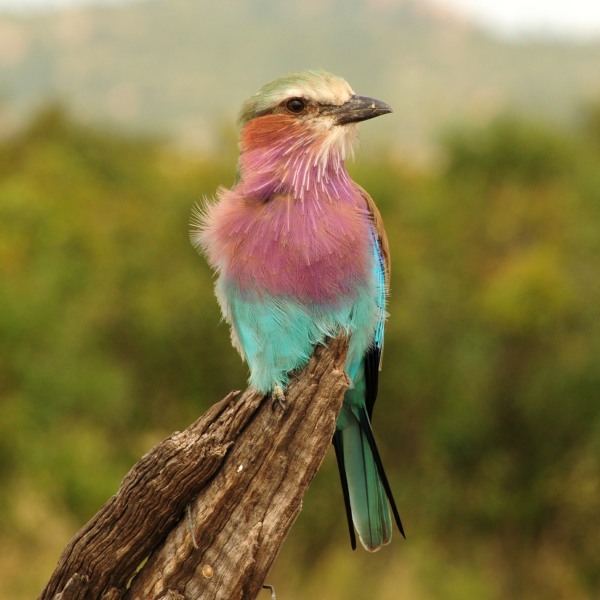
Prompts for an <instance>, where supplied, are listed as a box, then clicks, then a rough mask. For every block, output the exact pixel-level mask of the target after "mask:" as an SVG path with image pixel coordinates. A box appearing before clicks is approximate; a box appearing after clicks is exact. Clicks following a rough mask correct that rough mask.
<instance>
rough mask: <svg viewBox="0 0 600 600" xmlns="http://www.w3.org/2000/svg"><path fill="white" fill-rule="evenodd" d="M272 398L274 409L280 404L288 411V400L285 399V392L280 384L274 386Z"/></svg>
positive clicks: (283, 409)
mask: <svg viewBox="0 0 600 600" xmlns="http://www.w3.org/2000/svg"><path fill="white" fill-rule="evenodd" d="M271 400H272V404H271V407H272V409H273V410H275V407H276V406H277V405H279V407H280V408H281V410H282V411H283V412H286V411H287V402H286V399H285V394H284V393H283V390H282V389H281V388H280V387H279V386H278V385H275V386H273V391H272V392H271Z"/></svg>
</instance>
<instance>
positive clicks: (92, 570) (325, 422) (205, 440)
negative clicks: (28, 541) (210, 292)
mask: <svg viewBox="0 0 600 600" xmlns="http://www.w3.org/2000/svg"><path fill="white" fill-rule="evenodd" d="M346 350H347V341H346V340H345V339H343V338H338V339H336V340H333V341H332V342H331V343H330V344H329V346H328V347H326V348H325V347H320V348H318V349H317V350H316V352H315V355H314V356H313V358H312V359H311V361H310V363H309V365H308V366H307V367H306V369H304V370H303V371H302V372H301V373H300V374H299V376H298V377H297V378H296V379H294V380H293V381H292V383H291V384H290V386H289V387H288V389H287V391H286V405H285V407H286V408H285V410H283V409H282V407H281V406H280V405H279V404H278V403H277V402H273V401H272V399H271V398H263V397H262V396H261V395H260V394H257V393H256V392H255V391H253V390H251V389H247V390H246V391H245V392H244V393H243V394H241V395H240V394H239V393H238V392H232V393H230V394H229V395H228V396H227V397H226V398H225V399H223V400H222V401H221V402H219V403H218V404H215V405H214V406H213V407H211V408H210V409H209V410H208V412H206V413H205V414H204V415H203V416H202V417H201V418H200V419H198V420H197V421H196V422H195V423H193V424H192V425H191V426H190V427H188V428H187V429H186V430H185V431H183V432H175V433H173V434H172V435H171V436H169V437H168V438H166V439H165V440H163V441H162V442H161V443H160V444H158V445H157V446H155V447H154V448H153V449H152V450H150V452H148V453H147V454H146V455H145V456H143V457H142V458H141V460H140V461H139V462H138V463H137V464H136V465H134V467H133V468H132V469H131V470H130V471H129V473H128V474H127V475H126V476H125V478H124V480H123V482H122V483H121V486H120V488H119V490H118V492H117V494H116V495H115V496H113V497H112V498H110V499H109V500H108V502H107V503H106V504H105V505H104V506H103V507H102V508H101V509H100V511H99V512H98V513H97V514H96V516H95V517H94V518H93V519H92V520H91V521H90V522H89V523H87V524H86V525H85V526H84V527H83V528H82V529H81V530H80V531H79V532H78V533H77V534H76V535H75V537H74V538H73V539H72V540H71V542H70V543H69V544H68V545H67V547H66V548H65V550H64V551H63V553H62V556H61V557H60V560H59V562H58V565H57V567H56V570H55V571H54V573H53V575H52V577H51V579H50V581H49V582H48V584H47V586H46V588H45V589H44V591H43V592H42V594H41V595H40V597H39V598H40V600H50V599H53V600H74V599H81V600H83V599H85V600H88V599H89V600H96V599H98V600H100V599H102V600H117V599H123V600H125V599H127V600H133V599H136V600H138V599H139V600H141V599H144V600H146V599H156V600H158V599H164V600H166V599H173V600H175V599H189V600H191V599H206V600H208V599H229V600H236V599H253V598H255V597H256V596H257V594H258V593H259V591H260V590H261V586H262V584H263V582H264V579H265V577H266V576H267V573H268V571H269V569H270V567H271V565H272V563H273V561H274V560H275V557H276V556H277V553H278V552H279V549H280V547H281V544H282V543H283V540H284V539H285V537H286V535H287V534H288V532H289V530H290V528H291V526H292V524H293V523H294V521H295V519H296V517H297V516H298V514H299V512H300V509H301V507H302V498H303V496H304V493H305V492H306V490H307V489H308V486H309V484H310V482H311V480H312V478H313V477H314V475H315V473H316V472H317V470H318V468H319V466H320V465H321V462H322V460H323V457H324V456H325V452H326V451H327V448H328V447H329V444H330V443H331V438H332V436H333V432H334V429H335V422H336V420H337V416H338V414H339V411H340V408H341V404H342V399H343V395H344V392H345V390H346V388H347V386H348V380H347V377H346V375H345V373H344V362H345V356H346ZM266 593H267V592H265V594H266Z"/></svg>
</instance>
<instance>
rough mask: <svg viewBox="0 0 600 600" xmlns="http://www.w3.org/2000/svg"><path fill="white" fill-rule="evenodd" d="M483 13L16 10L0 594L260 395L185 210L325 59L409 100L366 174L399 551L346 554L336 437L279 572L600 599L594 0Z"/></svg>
mask: <svg viewBox="0 0 600 600" xmlns="http://www.w3.org/2000/svg"><path fill="white" fill-rule="evenodd" d="M490 4H492V3H486V2H479V3H478V2H477V0H461V1H460V2H459V1H458V0H457V1H456V2H454V1H453V0H445V1H442V0H439V1H438V2H436V3H429V2H427V1H426V0H352V1H350V0H327V1H326V0H310V1H309V0H306V1H304V2H301V3H293V2H287V1H286V2H283V1H280V2H273V1H268V0H248V1H247V2H234V1H233V0H224V1H222V2H218V3H217V2H208V1H206V0H145V1H143V0H140V1H137V2H118V1H116V0H115V1H113V2H104V3H101V2H95V3H94V2H88V3H86V4H84V3H82V2H77V1H76V0H72V1H71V2H67V1H65V2H58V1H55V2H51V1H50V0H46V1H43V0H37V1H33V0H30V1H29V2H26V1H25V0H12V1H9V0H1V1H0V543H1V547H2V551H1V552H0V598H7V599H8V598H10V599H15V600H20V599H23V600H24V599H25V598H31V597H35V595H37V593H39V591H40V590H41V588H42V587H43V585H44V583H45V582H46V580H47V579H48V577H49V575H50V573H51V571H52V570H53V568H54V565H55V564H56V561H57V560H58V557H59V554H60V552H61V550H62V548H63V547H64V545H65V544H66V543H67V541H68V540H69V539H70V538H71V536H72V535H73V534H74V533H75V532H76V531H77V529H78V528H79V527H80V526H81V525H82V524H83V523H85V522H86V521H87V520H88V519H89V518H90V517H91V516H92V515H93V514H94V513H95V512H96V511H97V510H98V508H99V507H100V506H101V505H102V504H103V503H104V501H105V500H106V499H107V498H108V497H109V496H110V495H112V494H113V493H114V492H115V490H116V489H117V487H118V485H119V482H120V480H121V479H122V477H123V476H124V474H125V473H126V472H127V470H128V469H129V468H130V466H131V465H132V464H133V463H134V462H135V461H136V460H137V459H138V458H139V457H140V456H141V454H142V453H144V452H145V451H147V450H148V449H149V448H150V447H151V446H152V445H154V444H155V443H157V442H158V441H160V440H161V439H162V438H163V437H165V436H166V435H168V434H169V433H171V432H172V431H173V430H176V429H182V428H185V427H186V426H187V425H188V424H189V423H190V422H191V421H192V420H193V419H195V418H196V417H197V416H198V415H200V414H201V413H202V412H204V411H205V410H206V409H207V407H208V406H210V405H211V404H212V403H213V402H215V401H216V400H218V399H220V398H221V397H223V396H224V395H225V394H226V393H227V392H228V391H229V390H231V389H234V388H240V387H242V386H243V385H244V382H245V378H246V369H245V367H244V366H243V365H242V364H241V362H240V360H239V358H238V356H237V355H236V353H235V352H234V350H233V349H232V348H231V347H230V344H229V334H228V331H227V328H226V326H225V325H224V324H222V323H221V324H219V313H218V309H217V305H216V301H215V300H214V297H213V292H212V276H211V273H210V272H209V270H208V268H207V265H206V264H205V261H204V260H203V258H202V257H200V256H198V255H197V254H196V253H195V252H194V251H193V249H192V247H191V245H190V243H189V241H188V221H189V216H190V212H191V208H192V206H193V204H194V203H195V202H197V201H202V198H203V197H204V196H210V195H212V194H213V193H214V191H215V189H216V188H217V186H219V185H230V184H231V182H232V180H233V174H234V170H235V162H236V130H235V118H236V111H237V107H238V106H239V105H240V104H241V102H242V101H243V100H244V99H245V97H246V96H248V95H249V94H251V93H253V92H254V91H255V90H256V89H257V88H258V87H260V85H262V84H263V83H265V82H267V81H269V80H270V79H273V78H274V77H276V76H278V75H281V74H283V73H286V72H289V71H292V70H298V69H304V68H309V67H324V68H327V69H328V70H331V71H333V72H336V73H338V74H340V75H343V76H345V77H346V78H347V79H348V80H349V81H350V83H351V84H352V86H353V87H354V88H355V90H356V91H357V92H358V93H361V94H365V95H371V96H374V97H378V98H381V99H382V100H385V101H386V102H388V103H389V104H391V105H392V106H393V107H394V109H395V112H394V113H393V115H390V116H386V117H385V118H382V119H377V120H375V121H371V122H369V123H366V124H364V125H362V126H361V132H362V139H363V144H362V147H361V150H360V151H359V153H358V155H357V160H356V162H355V163H353V164H351V165H350V169H351V173H352V175H353V177H354V178H355V179H356V180H357V181H358V182H360V183H361V185H363V186H364V187H365V188H366V189H368V190H369V191H370V192H371V194H372V195H373V197H374V198H375V199H376V200H377V202H378V204H379V206H380V207H381V211H382V213H383V215H384V218H385V222H386V227H387V231H388V235H389V237H390V241H391V245H392V257H393V260H392V265H393V269H392V275H393V277H392V279H393V280H392V292H393V293H392V297H391V303H390V313H391V317H390V320H389V324H388V329H387V337H386V351H385V361H384V371H383V373H382V377H381V391H380V399H379V401H378V406H377V407H376V414H375V418H374V428H375V431H376V435H377V438H378V440H379V442H380V447H381V450H382V453H383V455H384V459H385V464H386V466H387V469H388V472H389V474H390V477H391V481H392V485H393V488H394V489H395V490H396V496H397V500H398V504H399V506H400V510H401V513H402V516H403V519H404V522H405V526H406V529H407V533H408V540H407V541H404V540H402V539H401V538H400V537H399V536H398V535H396V537H395V539H394V541H393V542H392V544H391V545H390V546H389V547H387V548H385V549H384V550H382V551H381V552H379V553H377V554H375V555H369V554H367V553H366V552H364V551H362V549H359V550H357V551H356V552H354V553H353V552H351V550H350V547H349V543H348V539H347V532H346V530H345V527H346V526H345V519H344V516H343V508H342V506H343V504H342V497H341V492H340V490H339V484H338V480H337V472H336V467H335V464H334V458H333V455H332V453H330V454H329V455H328V457H327V459H326V461H325V464H324V465H323V468H322V469H321V471H320V472H319V474H318V476H317V478H316V479H315V481H314V483H313V485H312V487H311V490H310V491H309V493H308V495H307V497H306V498H305V501H304V509H303V512H302V515H301V516H300V518H299V520H298V521H297V523H296V524H295V526H294V528H293V530H292V533H291V535H290V536H289V538H288V540H287V541H286V544H285V546H284V549H283V552H282V553H281V555H280V556H279V557H278V559H277V562H276V565H275V568H274V570H273V572H272V574H271V576H270V577H269V583H271V584H273V585H274V586H275V588H276V590H277V593H278V598H281V599H282V600H298V599H300V598H319V599H321V598H322V599H327V600H337V599H340V600H341V599H344V600H363V599H373V598H376V599H381V600H392V599H394V600H396V599H401V598H406V599H410V600H434V599H443V600H467V599H469V600H470V599H473V598H477V599H479V600H501V599H505V598H514V599H520V598H523V599H525V598H527V599H529V598H536V599H538V598H539V599H544V600H553V599H557V600H558V599H564V598H568V599H570V600H580V599H581V600H583V599H593V598H599V597H600V591H599V590H600V552H599V548H600V528H599V527H598V526H597V521H598V517H599V516H600V16H598V14H597V12H598V6H596V3H595V2H592V1H589V2H586V1H585V0H572V1H571V2H569V3H557V2H545V3H541V2H529V3H516V2H515V3H513V2H504V3H495V4H496V5H497V6H495V7H490V6H489V5H490ZM524 4H527V6H528V7H529V10H524V9H523V5H524ZM560 5H567V6H562V9H561V6H560ZM486 6H487V8H486ZM519 6H520V8H519ZM502 7H504V9H503V8H502ZM491 8H493V9H491ZM490 9H491V10H490ZM565 9H566V12H565ZM265 597H267V593H266V592H265Z"/></svg>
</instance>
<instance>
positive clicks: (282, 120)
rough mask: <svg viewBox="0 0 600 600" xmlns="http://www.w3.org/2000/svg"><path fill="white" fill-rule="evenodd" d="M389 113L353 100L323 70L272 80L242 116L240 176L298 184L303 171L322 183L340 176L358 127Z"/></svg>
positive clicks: (362, 98)
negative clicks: (263, 176) (269, 176)
mask: <svg viewBox="0 0 600 600" xmlns="http://www.w3.org/2000/svg"><path fill="white" fill-rule="evenodd" d="M390 112H392V109H391V108H390V107H389V106H388V105H387V104H385V103H384V102H381V101H380V100H375V99H373V98H368V97H366V96H357V95H356V94H355V93H354V91H353V90H352V88H351V87H350V85H348V83H347V82H346V81H345V80H344V79H342V78H341V77H338V76H336V75H332V74H331V73H328V72H326V71H322V70H316V71H303V72H300V73H291V74H289V75H285V76H284V77H280V78H279V79H275V80H274V81H272V82H270V83H267V84H266V85H264V86H263V87H262V88H261V89H260V90H259V91H258V92H257V93H256V94H254V95H253V96H251V97H250V98H248V100H246V102H245V103H244V105H243V107H242V110H241V112H240V117H239V122H240V126H241V129H242V132H241V138H240V150H241V152H242V157H241V159H240V170H241V171H242V175H243V174H244V172H245V173H246V174H248V173H253V174H257V173H260V174H266V173H268V172H270V173H271V174H272V175H274V174H277V177H279V178H280V179H282V180H289V179H292V178H293V180H294V181H295V182H297V181H298V180H299V176H300V174H301V175H304V174H305V172H306V173H307V174H306V176H305V177H303V181H307V180H309V181H314V180H318V181H320V180H321V178H322V177H327V172H328V171H334V172H338V171H339V170H340V167H341V166H342V165H343V162H344V160H345V158H346V157H347V156H348V155H350V154H351V153H352V151H353V149H354V145H355V142H356V140H357V132H356V126H355V125H356V123H358V122H359V121H365V120H366V119H372V118H373V117H377V116H379V115H384V114H386V113H390ZM309 171H314V173H311V172H309ZM313 175H314V177H313ZM296 187H298V186H296ZM305 187H306V186H305ZM298 193H300V191H298Z"/></svg>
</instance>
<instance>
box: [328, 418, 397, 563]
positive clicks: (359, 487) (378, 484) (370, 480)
mask: <svg viewBox="0 0 600 600" xmlns="http://www.w3.org/2000/svg"><path fill="white" fill-rule="evenodd" d="M354 410H356V411H357V412H358V413H359V414H358V415H356V414H355V413H354ZM347 417H348V418H346V419H345V423H344V425H345V426H344V428H343V429H338V430H337V431H336V432H335V435H334V439H333V444H334V447H335V453H336V457H337V461H338V468H339V471H340V478H341V481H342V490H343V492H344V502H345V504H346V515H347V518H348V527H349V530H350V539H351V543H352V548H355V547H356V537H355V535H354V527H356V531H358V536H359V538H360V541H361V543H362V545H363V546H364V547H365V548H366V549H367V550H369V551H370V552H375V551H376V550H379V548H381V546H384V545H385V544H387V543H389V542H390V540H391V538H392V519H391V514H390V507H391V509H392V512H393V514H394V518H395V521H396V524H397V525H398V529H399V530H400V533H401V534H402V535H403V536H404V529H403V527H402V522H401V521H400V515H399V514H398V509H397V508H396V503H395V502H394V498H393V496H392V492H391V489H390V485H389V483H388V480H387V477H386V474H385V471H384V470H383V465H382V463H381V458H380V456H379V452H378V450H377V446H376V445H375V438H374V437H373V431H372V429H371V423H370V421H369V417H368V415H367V411H366V408H363V407H360V408H357V407H354V409H353V410H349V411H348V413H347ZM388 502H389V503H388ZM353 523H354V527H353V525H352V524H353Z"/></svg>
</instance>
